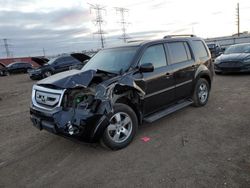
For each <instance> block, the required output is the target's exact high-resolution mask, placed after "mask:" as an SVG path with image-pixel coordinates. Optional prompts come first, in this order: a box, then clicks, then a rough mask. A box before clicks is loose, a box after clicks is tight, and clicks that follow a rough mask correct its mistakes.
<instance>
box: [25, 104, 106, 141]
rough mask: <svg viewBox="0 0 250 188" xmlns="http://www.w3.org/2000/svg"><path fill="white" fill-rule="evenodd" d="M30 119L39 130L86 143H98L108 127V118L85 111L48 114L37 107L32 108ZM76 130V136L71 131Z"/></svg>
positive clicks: (61, 111) (57, 111) (56, 110)
mask: <svg viewBox="0 0 250 188" xmlns="http://www.w3.org/2000/svg"><path fill="white" fill-rule="evenodd" d="M30 119H31V121H32V123H33V126H35V127H36V128H37V129H39V130H46V131H48V132H51V133H53V134H58V135H64V136H67V137H72V138H77V139H80V140H83V141H86V142H95V141H98V140H99V138H100V137H101V136H102V133H103V131H104V129H105V128H106V126H107V125H108V120H107V118H106V116H104V115H99V114H92V113H84V112H83V111H79V112H74V113H73V111H63V110H62V109H61V108H58V109H55V110H54V111H53V112H49V113H48V112H46V111H42V110H40V109H37V108H36V107H31V108H30ZM70 125H71V128H74V130H75V132H74V134H70V133H69V129H70Z"/></svg>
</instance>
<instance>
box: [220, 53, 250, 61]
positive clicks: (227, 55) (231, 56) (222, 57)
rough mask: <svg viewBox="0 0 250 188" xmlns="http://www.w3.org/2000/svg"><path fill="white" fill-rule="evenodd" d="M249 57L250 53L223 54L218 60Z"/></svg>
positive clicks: (238, 59) (237, 59)
mask: <svg viewBox="0 0 250 188" xmlns="http://www.w3.org/2000/svg"><path fill="white" fill-rule="evenodd" d="M247 57H250V53H236V54H223V55H221V56H219V57H218V60H219V61H221V62H225V61H242V60H244V59H245V58H247Z"/></svg>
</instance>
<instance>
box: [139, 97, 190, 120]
mask: <svg viewBox="0 0 250 188" xmlns="http://www.w3.org/2000/svg"><path fill="white" fill-rule="evenodd" d="M192 103H193V101H192V100H191V99H188V100H181V101H179V102H178V103H176V104H174V105H172V106H170V107H168V108H166V109H163V110H161V111H159V112H155V113H153V114H152V115H149V116H147V117H145V118H144V119H143V120H144V121H145V122H147V123H152V122H154V121H156V120H158V119H160V118H163V117H164V116H167V115H169V114H171V113H173V112H175V111H177V110H180V109H182V108H185V107H187V106H189V105H190V104H192Z"/></svg>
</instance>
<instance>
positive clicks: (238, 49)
mask: <svg viewBox="0 0 250 188" xmlns="http://www.w3.org/2000/svg"><path fill="white" fill-rule="evenodd" d="M235 53H250V44H244V45H243V44H241V45H234V46H230V47H229V48H228V49H226V51H225V54H235Z"/></svg>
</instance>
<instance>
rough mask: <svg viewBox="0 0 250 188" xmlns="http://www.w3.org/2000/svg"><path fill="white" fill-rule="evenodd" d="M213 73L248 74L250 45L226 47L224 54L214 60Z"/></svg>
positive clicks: (249, 69)
mask: <svg viewBox="0 0 250 188" xmlns="http://www.w3.org/2000/svg"><path fill="white" fill-rule="evenodd" d="M214 67H215V73H217V74H220V73H224V72H250V43H244V44H236V45H232V46H230V47H228V48H227V49H226V51H225V52H224V54H222V55H221V56H219V57H218V58H216V59H215V62H214Z"/></svg>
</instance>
